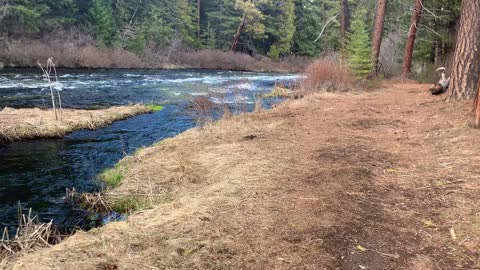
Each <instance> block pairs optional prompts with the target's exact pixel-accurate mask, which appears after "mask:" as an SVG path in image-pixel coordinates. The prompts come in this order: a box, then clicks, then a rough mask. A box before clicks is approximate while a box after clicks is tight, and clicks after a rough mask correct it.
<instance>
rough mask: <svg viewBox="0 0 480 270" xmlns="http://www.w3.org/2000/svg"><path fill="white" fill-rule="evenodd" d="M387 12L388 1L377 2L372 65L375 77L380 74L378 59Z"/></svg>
mask: <svg viewBox="0 0 480 270" xmlns="http://www.w3.org/2000/svg"><path fill="white" fill-rule="evenodd" d="M386 11H387V0H377V10H376V13H375V25H374V27H373V38H372V63H373V75H375V76H377V73H378V57H379V56H380V47H381V45H382V37H383V27H384V25H385V13H386Z"/></svg>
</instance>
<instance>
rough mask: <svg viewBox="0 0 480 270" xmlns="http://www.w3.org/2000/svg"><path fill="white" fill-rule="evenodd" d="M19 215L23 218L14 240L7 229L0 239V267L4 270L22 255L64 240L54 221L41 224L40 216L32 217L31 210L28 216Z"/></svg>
mask: <svg viewBox="0 0 480 270" xmlns="http://www.w3.org/2000/svg"><path fill="white" fill-rule="evenodd" d="M20 212H21V211H20ZM19 215H20V217H21V218H20V220H19V227H18V228H17V232H16V233H15V235H14V236H13V237H12V238H10V236H9V234H8V230H7V228H5V229H4V230H3V231H2V232H3V233H2V237H1V238H0V267H2V268H3V267H4V266H5V265H7V263H8V262H9V261H11V260H15V258H17V257H19V256H21V255H22V254H25V253H28V252H32V251H33V250H36V249H40V248H45V247H51V245H54V244H58V243H59V242H60V241H61V239H62V236H61V234H60V233H59V231H58V230H57V229H56V227H55V226H54V225H53V222H52V221H50V222H47V223H43V222H40V221H39V220H38V216H33V215H32V210H31V209H30V210H29V212H28V214H23V213H19Z"/></svg>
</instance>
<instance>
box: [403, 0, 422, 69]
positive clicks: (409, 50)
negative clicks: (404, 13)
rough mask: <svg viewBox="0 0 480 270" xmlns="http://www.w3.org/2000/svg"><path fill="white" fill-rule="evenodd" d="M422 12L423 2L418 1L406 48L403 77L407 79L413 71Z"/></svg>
mask: <svg viewBox="0 0 480 270" xmlns="http://www.w3.org/2000/svg"><path fill="white" fill-rule="evenodd" d="M422 11H423V8H422V1H421V0H416V1H415V8H414V9H413V13H412V19H411V23H410V30H409V31H408V38H407V45H406V46H405V53H404V55H403V77H405V78H407V77H408V76H409V75H410V72H411V71H412V58H413V48H414V46H415V38H416V37H417V28H418V23H419V22H420V18H421V17H422Z"/></svg>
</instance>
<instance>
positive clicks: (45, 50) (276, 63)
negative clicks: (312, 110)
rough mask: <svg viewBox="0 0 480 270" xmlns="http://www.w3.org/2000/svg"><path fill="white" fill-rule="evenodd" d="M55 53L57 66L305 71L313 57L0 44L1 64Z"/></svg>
mask: <svg viewBox="0 0 480 270" xmlns="http://www.w3.org/2000/svg"><path fill="white" fill-rule="evenodd" d="M48 57H53V59H54V62H55V64H56V67H57V68H102V69H211V70H232V71H252V72H303V70H304V69H305V67H306V66H307V65H308V64H310V63H311V61H312V59H311V58H308V57H301V56H289V57H286V58H284V59H281V60H274V59H272V58H269V57H266V56H261V55H256V56H250V55H248V54H244V53H237V52H232V51H222V50H214V49H201V50H193V49H192V50H178V51H175V53H172V54H171V53H167V52H165V51H156V52H153V51H145V52H144V53H143V54H135V53H132V52H129V51H127V50H124V49H118V48H115V49H112V48H98V47H95V46H92V45H85V46H70V45H67V44H61V43H54V44H46V43H43V42H41V41H39V40H17V41H15V40H12V41H10V43H9V46H8V47H4V48H0V69H1V68H4V67H6V68H8V67H10V68H38V62H40V63H44V62H46V61H47V58H48Z"/></svg>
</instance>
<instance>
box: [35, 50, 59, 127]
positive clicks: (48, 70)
mask: <svg viewBox="0 0 480 270" xmlns="http://www.w3.org/2000/svg"><path fill="white" fill-rule="evenodd" d="M38 66H40V69H42V73H43V76H44V77H45V79H46V80H47V82H48V87H49V88H50V95H51V98H52V106H53V111H54V113H55V120H57V121H58V115H57V107H56V105H55V104H56V102H55V99H56V98H55V94H54V91H53V83H52V76H54V77H53V78H54V79H55V83H56V84H58V77H57V69H56V67H55V63H54V62H53V59H52V58H51V57H50V58H48V60H47V64H46V66H45V68H44V67H43V65H42V64H41V63H40V62H38ZM55 90H56V92H57V98H58V105H59V109H60V121H63V112H62V97H61V96H60V90H58V88H57V89H55Z"/></svg>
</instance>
